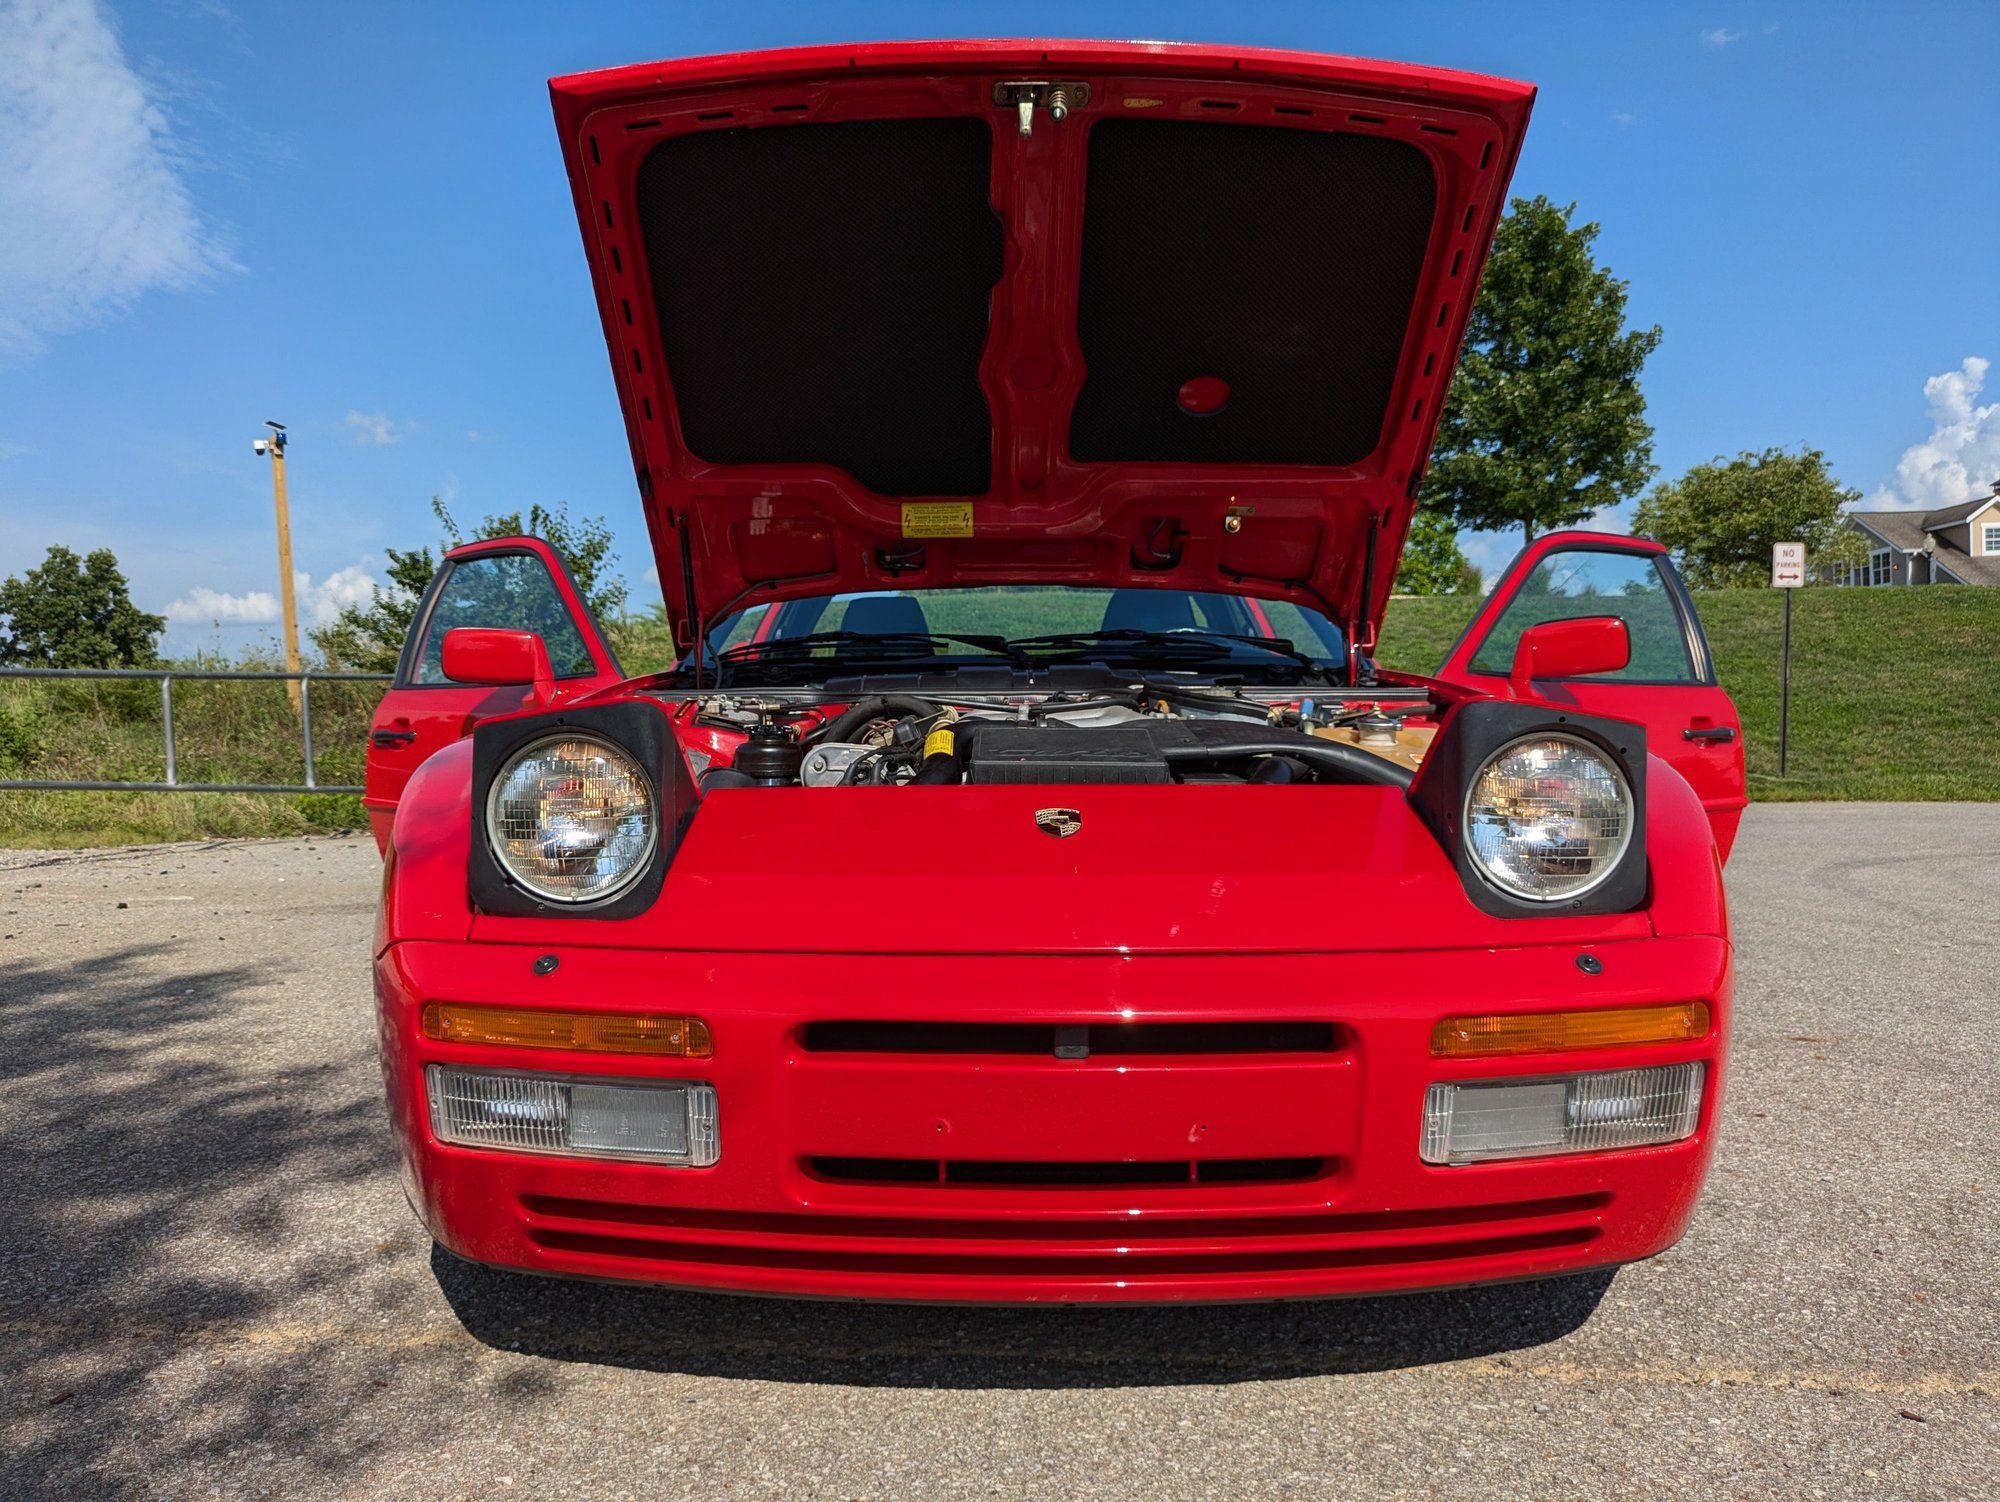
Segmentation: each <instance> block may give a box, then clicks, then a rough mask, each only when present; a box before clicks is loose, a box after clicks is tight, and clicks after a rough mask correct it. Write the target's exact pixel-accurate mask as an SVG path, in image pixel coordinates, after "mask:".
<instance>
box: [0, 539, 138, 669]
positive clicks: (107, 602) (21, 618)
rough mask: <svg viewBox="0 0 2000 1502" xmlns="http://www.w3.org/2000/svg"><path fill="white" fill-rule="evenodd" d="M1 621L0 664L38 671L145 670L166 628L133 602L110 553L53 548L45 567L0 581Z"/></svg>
mask: <svg viewBox="0 0 2000 1502" xmlns="http://www.w3.org/2000/svg"><path fill="white" fill-rule="evenodd" d="M0 619H4V620H5V622H6V624H5V626H4V627H0V663H4V664H7V665H9V666H13V667H36V668H127V667H144V666H146V665H147V664H149V663H152V662H153V661H155V651H154V649H155V647H156V645H157V644H158V642H159V637H160V633H161V632H162V631H164V630H165V629H166V626H167V621H166V617H165V616H159V615H148V614H147V613H146V612H145V611H143V610H141V609H140V608H139V607H138V606H136V605H134V604H133V603H132V595H131V591H130V589H129V588H128V586H127V585H126V583H125V575H124V573H123V572H122V571H121V570H120V569H119V567H118V560H117V558H116V557H114V556H113V555H112V552H111V549H109V548H98V549H97V550H96V551H95V552H93V553H91V554H90V555H89V556H88V557H84V558H79V557H77V556H76V554H75V553H72V552H71V551H70V550H69V549H68V548H63V547H54V548H50V549H49V556H48V557H47V558H45V559H43V560H42V566H41V567H40V568H31V569H29V570H28V571H27V573H26V575H25V576H24V577H22V578H18V579H16V578H11V577H10V578H8V579H7V580H6V581H5V582H4V583H0Z"/></svg>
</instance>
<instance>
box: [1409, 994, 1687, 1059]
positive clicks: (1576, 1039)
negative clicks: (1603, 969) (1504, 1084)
mask: <svg viewBox="0 0 2000 1502" xmlns="http://www.w3.org/2000/svg"><path fill="white" fill-rule="evenodd" d="M1707 1036H1708V1003H1707V1002H1705V1001H1681V1002H1675V1003H1674V1004H1673V1005H1671V1006H1664V1007H1596V1008H1593V1009H1592V1010H1590V1011H1587V1012H1510V1013H1506V1014H1504V1015H1501V1016H1498V1017H1447V1018H1445V1020H1444V1021H1442V1022H1440V1023H1439V1024H1438V1025H1437V1026H1436V1027H1435V1028H1433V1029H1431V1057H1432V1058H1434V1059H1473V1058H1491V1057H1492V1056H1494V1055H1495V1054H1510V1053H1560V1052H1563V1051H1564V1050H1567V1049H1576V1048H1615V1047H1617V1046H1618V1045H1620V1044H1624V1043H1687V1042H1690V1041H1692V1040H1693V1039H1696V1038H1705V1037H1707Z"/></svg>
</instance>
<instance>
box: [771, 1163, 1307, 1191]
mask: <svg viewBox="0 0 2000 1502" xmlns="http://www.w3.org/2000/svg"><path fill="white" fill-rule="evenodd" d="M806 1166H807V1167H808V1168H809V1169H811V1170H812V1172H813V1174H814V1175H816V1176H817V1177H819V1178H822V1179H830V1180H833V1181H834V1182H836V1183H845V1184H944V1185H953V1184H955V1185H961V1186H964V1185H986V1186H990V1187H995V1188H1012V1189H1078V1188H1093V1189H1103V1188H1125V1187H1129V1186H1140V1185H1149V1184H1151V1185H1177V1184H1178V1185H1193V1184H1289V1183H1297V1182H1298V1181H1300V1180H1302V1179H1314V1178H1318V1177H1319V1176H1320V1175H1321V1174H1322V1173H1324V1172H1325V1171H1326V1167H1327V1160H1326V1159H1324V1158H1216V1159H1210V1160H1207V1161H1205V1162H1204V1161H1199V1160H1191V1159H1185V1158H1175V1159H1168V1160H1166V1161H1163V1162H1155V1163H1116V1162H1114V1163H1032V1162H1020V1163H994V1162H970V1161H965V1162H961V1161H956V1160H952V1159H943V1160H940V1159H936V1158H808V1159H807V1160H806Z"/></svg>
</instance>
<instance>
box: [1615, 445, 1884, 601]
mask: <svg viewBox="0 0 2000 1502" xmlns="http://www.w3.org/2000/svg"><path fill="white" fill-rule="evenodd" d="M1860 499H1861V492H1860V491H1858V490H1850V489H1847V488H1846V487H1845V486H1843V485H1842V484H1841V483H1840V481H1838V480H1837V479H1835V478H1834V477H1833V474H1832V472H1831V471H1830V470H1828V468H1827V464H1826V455H1825V454H1822V453H1821V452H1820V451H1819V450H1818V449H1801V450H1800V451H1799V452H1798V453H1796V454H1792V453H1787V452H1786V451H1785V450H1783V449H1776V448H1773V449H1766V450H1764V452H1763V453H1761V454H1753V453H1749V452H1747V451H1746V452H1744V453H1741V454H1738V455H1737V456H1736V457H1735V458H1734V459H1723V458H1721V457H1720V456H1718V457H1717V458H1715V459H1714V460H1712V461H1710V462H1709V463H1707V464H1697V465H1696V466H1695V467H1694V468H1693V469H1691V470H1689V471H1688V472H1687V473H1686V474H1684V475H1682V476H1681V477H1680V478H1679V479H1678V480H1675V481H1673V482H1672V483H1671V484H1663V485H1655V486H1654V487H1653V488H1652V490H1651V491H1649V492H1648V493H1647V495H1646V497H1645V499H1644V500H1642V501H1640V502H1639V508H1638V510H1637V512H1636V513H1634V515H1633V517H1632V530H1633V531H1634V532H1637V533H1639V534H1640V535H1641V536H1644V537H1650V538H1652V539H1654V540H1655V541H1656V542H1660V543H1663V544H1664V545H1665V546H1666V547H1668V548H1669V549H1671V550H1672V552H1673V555H1674V561H1675V563H1676V564H1677V565H1678V566H1679V568H1680V571H1681V576H1682V577H1683V578H1685V579H1686V580H1687V582H1688V586H1689V587H1690V588H1691V589H1748V588H1754V587H1757V586H1760V585H1768V584H1769V583H1770V582H1771V544H1772V543H1774V542H1802V543H1804V544H1805V545H1806V558H1807V560H1808V561H1809V562H1810V563H1811V564H1813V565H1814V566H1815V567H1818V568H1822V569H1823V568H1826V567H1828V566H1830V565H1835V564H1843V563H1846V562H1848V561H1850V557H1851V555H1852V554H1854V553H1855V552H1857V551H1865V550H1866V544H1865V543H1864V542H1863V541H1862V540H1861V538H1860V536H1859V534H1857V533H1856V532H1854V531H1853V529H1851V528H1850V527H1848V526H1847V524H1846V521H1845V519H1844V518H1843V517H1842V515H1841V513H1842V512H1843V511H1844V510H1846V508H1848V507H1849V506H1852V505H1853V504H1854V503H1855V502H1856V501H1858V500H1860Z"/></svg>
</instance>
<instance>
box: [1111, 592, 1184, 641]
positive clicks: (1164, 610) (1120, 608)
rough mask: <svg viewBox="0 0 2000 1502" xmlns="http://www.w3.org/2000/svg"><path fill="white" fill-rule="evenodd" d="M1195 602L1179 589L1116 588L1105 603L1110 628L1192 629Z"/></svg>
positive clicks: (1131, 629) (1130, 629)
mask: <svg viewBox="0 0 2000 1502" xmlns="http://www.w3.org/2000/svg"><path fill="white" fill-rule="evenodd" d="M1198 624H1199V623H1198V622H1197V621H1196V620H1195V618H1194V601H1193V600H1192V599H1190V598H1189V597H1188V596H1187V595H1186V594H1185V593H1183V592H1182V591H1180V590H1177V589H1114V590H1113V591H1112V592H1111V598H1110V599H1109V600H1106V601H1105V602H1104V625H1103V629H1104V630H1106V631H1192V630H1194V629H1195V627H1196V626H1197V625H1198Z"/></svg>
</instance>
